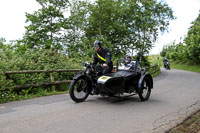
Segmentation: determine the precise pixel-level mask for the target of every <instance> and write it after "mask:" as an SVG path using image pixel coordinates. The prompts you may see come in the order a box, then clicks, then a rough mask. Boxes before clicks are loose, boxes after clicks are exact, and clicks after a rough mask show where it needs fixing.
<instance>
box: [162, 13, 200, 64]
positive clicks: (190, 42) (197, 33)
mask: <svg viewBox="0 0 200 133" xmlns="http://www.w3.org/2000/svg"><path fill="white" fill-rule="evenodd" d="M160 55H161V56H163V57H164V56H166V57H167V58H169V59H171V60H172V61H176V62H180V63H183V62H186V63H188V64H199V63H200V14H199V16H198V17H197V19H196V20H195V21H194V22H193V23H192V26H191V27H190V29H189V31H188V34H187V36H186V38H185V39H184V42H180V43H178V44H175V43H173V44H172V45H169V46H164V47H163V50H162V51H161V53H160Z"/></svg>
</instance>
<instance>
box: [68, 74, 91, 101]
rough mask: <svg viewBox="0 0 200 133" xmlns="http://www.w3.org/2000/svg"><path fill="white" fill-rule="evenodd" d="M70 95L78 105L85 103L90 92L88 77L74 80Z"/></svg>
mask: <svg viewBox="0 0 200 133" xmlns="http://www.w3.org/2000/svg"><path fill="white" fill-rule="evenodd" d="M82 94H83V95H82ZM69 95H70V97H71V99H72V100H73V101H74V102H76V103H79V102H83V101H85V99H87V97H88V95H89V92H88V83H87V79H86V77H79V78H78V79H76V80H72V82H71V84H70V88H69ZM81 95H82V96H81ZM79 96H80V97H79Z"/></svg>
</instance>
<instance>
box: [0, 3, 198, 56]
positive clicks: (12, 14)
mask: <svg viewBox="0 0 200 133" xmlns="http://www.w3.org/2000/svg"><path fill="white" fill-rule="evenodd" d="M165 1H166V2H167V3H168V5H169V7H171V8H172V10H173V11H174V15H175V16H176V17H177V19H176V20H174V21H171V22H170V26H169V29H168V30H169V32H168V33H165V34H163V35H161V36H160V37H159V39H158V41H157V42H156V44H155V47H154V48H153V49H152V50H151V52H150V54H158V53H159V52H160V51H161V50H162V47H163V45H166V44H169V43H170V42H173V41H174V40H176V41H177V42H179V41H180V37H182V38H184V36H185V35H186V34H187V31H188V28H189V27H190V26H191V22H192V21H194V20H195V19H196V18H197V16H198V14H199V10H200V0H165ZM38 8H39V5H38V3H37V2H36V1H35V0H0V37H4V38H5V39H6V40H7V41H10V40H16V39H20V38H22V36H23V34H24V32H25V28H24V26H25V20H26V17H25V12H28V13H33V11H36V10H37V9H38Z"/></svg>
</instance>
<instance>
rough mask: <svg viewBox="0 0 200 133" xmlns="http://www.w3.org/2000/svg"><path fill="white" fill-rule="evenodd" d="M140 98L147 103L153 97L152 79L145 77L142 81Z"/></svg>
mask: <svg viewBox="0 0 200 133" xmlns="http://www.w3.org/2000/svg"><path fill="white" fill-rule="evenodd" d="M138 94H139V98H140V100H141V101H147V100H148V99H149V97H150V95H151V82H150V79H149V78H147V77H145V78H144V79H143V81H142V85H141V88H140V89H139V93H138Z"/></svg>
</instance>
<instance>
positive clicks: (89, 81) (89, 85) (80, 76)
mask: <svg viewBox="0 0 200 133" xmlns="http://www.w3.org/2000/svg"><path fill="white" fill-rule="evenodd" d="M79 78H86V80H87V83H88V89H89V90H88V91H89V92H90V91H91V90H92V81H91V80H90V78H89V77H88V76H87V75H86V74H81V73H80V74H77V75H75V76H74V77H73V80H78V79H79Z"/></svg>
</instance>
